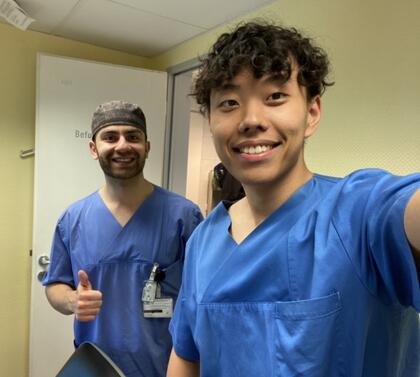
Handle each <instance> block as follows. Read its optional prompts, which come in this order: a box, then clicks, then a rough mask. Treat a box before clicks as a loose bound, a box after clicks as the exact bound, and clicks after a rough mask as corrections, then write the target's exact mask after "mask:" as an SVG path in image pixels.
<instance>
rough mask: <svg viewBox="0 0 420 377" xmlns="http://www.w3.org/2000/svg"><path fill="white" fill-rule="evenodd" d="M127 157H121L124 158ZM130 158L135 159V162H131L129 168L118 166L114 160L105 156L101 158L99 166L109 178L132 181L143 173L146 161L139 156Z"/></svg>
mask: <svg viewBox="0 0 420 377" xmlns="http://www.w3.org/2000/svg"><path fill="white" fill-rule="evenodd" d="M124 157H125V156H120V158H124ZM128 157H130V158H134V161H133V162H130V163H129V164H128V166H124V165H123V166H118V165H117V164H116V163H115V162H114V161H113V160H112V159H113V158H112V157H107V156H104V155H100V156H99V159H98V160H99V165H100V166H101V168H102V171H103V172H104V174H105V175H106V176H108V177H111V178H115V179H130V178H134V177H137V176H138V175H140V174H142V173H143V169H144V165H145V162H146V159H145V158H144V157H143V158H142V157H141V156H140V155H139V154H135V155H130V156H128Z"/></svg>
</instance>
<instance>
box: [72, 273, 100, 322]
mask: <svg viewBox="0 0 420 377" xmlns="http://www.w3.org/2000/svg"><path fill="white" fill-rule="evenodd" d="M78 275H79V279H80V282H79V285H78V286H77V289H76V300H75V302H74V303H73V313H74V314H75V315H76V319H77V320H78V321H82V322H89V321H93V320H94V319H95V318H96V316H97V315H98V313H99V311H100V310H101V305H102V293H101V292H100V291H96V290H94V289H92V284H91V283H90V281H89V276H88V274H87V273H86V272H85V271H83V270H80V271H79V272H78Z"/></svg>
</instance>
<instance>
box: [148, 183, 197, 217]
mask: <svg viewBox="0 0 420 377" xmlns="http://www.w3.org/2000/svg"><path fill="white" fill-rule="evenodd" d="M153 195H154V196H155V197H156V198H157V201H158V203H161V204H165V205H170V206H176V208H178V209H185V210H189V211H198V212H200V209H199V207H198V206H197V205H196V204H195V203H193V202H192V201H191V200H189V199H187V198H185V197H183V196H182V195H179V194H177V193H175V192H172V191H169V190H166V189H164V188H162V187H160V186H156V185H155V186H154V191H153ZM172 208H175V207H172Z"/></svg>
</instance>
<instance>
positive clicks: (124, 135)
mask: <svg viewBox="0 0 420 377" xmlns="http://www.w3.org/2000/svg"><path fill="white" fill-rule="evenodd" d="M89 148H90V152H91V154H92V156H93V158H94V159H95V160H99V164H100V165H101V168H102V170H103V172H104V173H105V176H107V177H111V178H116V179H130V178H134V177H137V176H139V175H143V168H144V164H145V161H146V159H147V156H148V154H149V150H150V144H149V142H148V141H147V140H146V136H145V135H144V133H143V132H142V131H141V130H139V129H138V128H136V127H133V126H125V125H115V126H107V127H105V128H103V129H102V130H100V131H99V132H98V133H97V134H96V136H95V141H91V142H90V143H89Z"/></svg>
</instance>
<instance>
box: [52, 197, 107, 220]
mask: <svg viewBox="0 0 420 377" xmlns="http://www.w3.org/2000/svg"><path fill="white" fill-rule="evenodd" d="M98 198H99V194H98V192H97V191H95V192H93V193H92V194H90V195H88V196H86V197H84V198H82V199H79V200H77V201H76V202H74V203H72V204H70V205H69V206H68V207H67V208H66V209H65V210H64V212H63V213H62V214H61V216H60V218H59V219H58V223H59V224H61V223H64V222H71V221H74V220H75V219H78V218H79V217H80V215H81V214H82V213H83V211H84V210H85V209H86V207H90V206H92V204H93V203H95V202H96V201H97V200H98Z"/></svg>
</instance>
